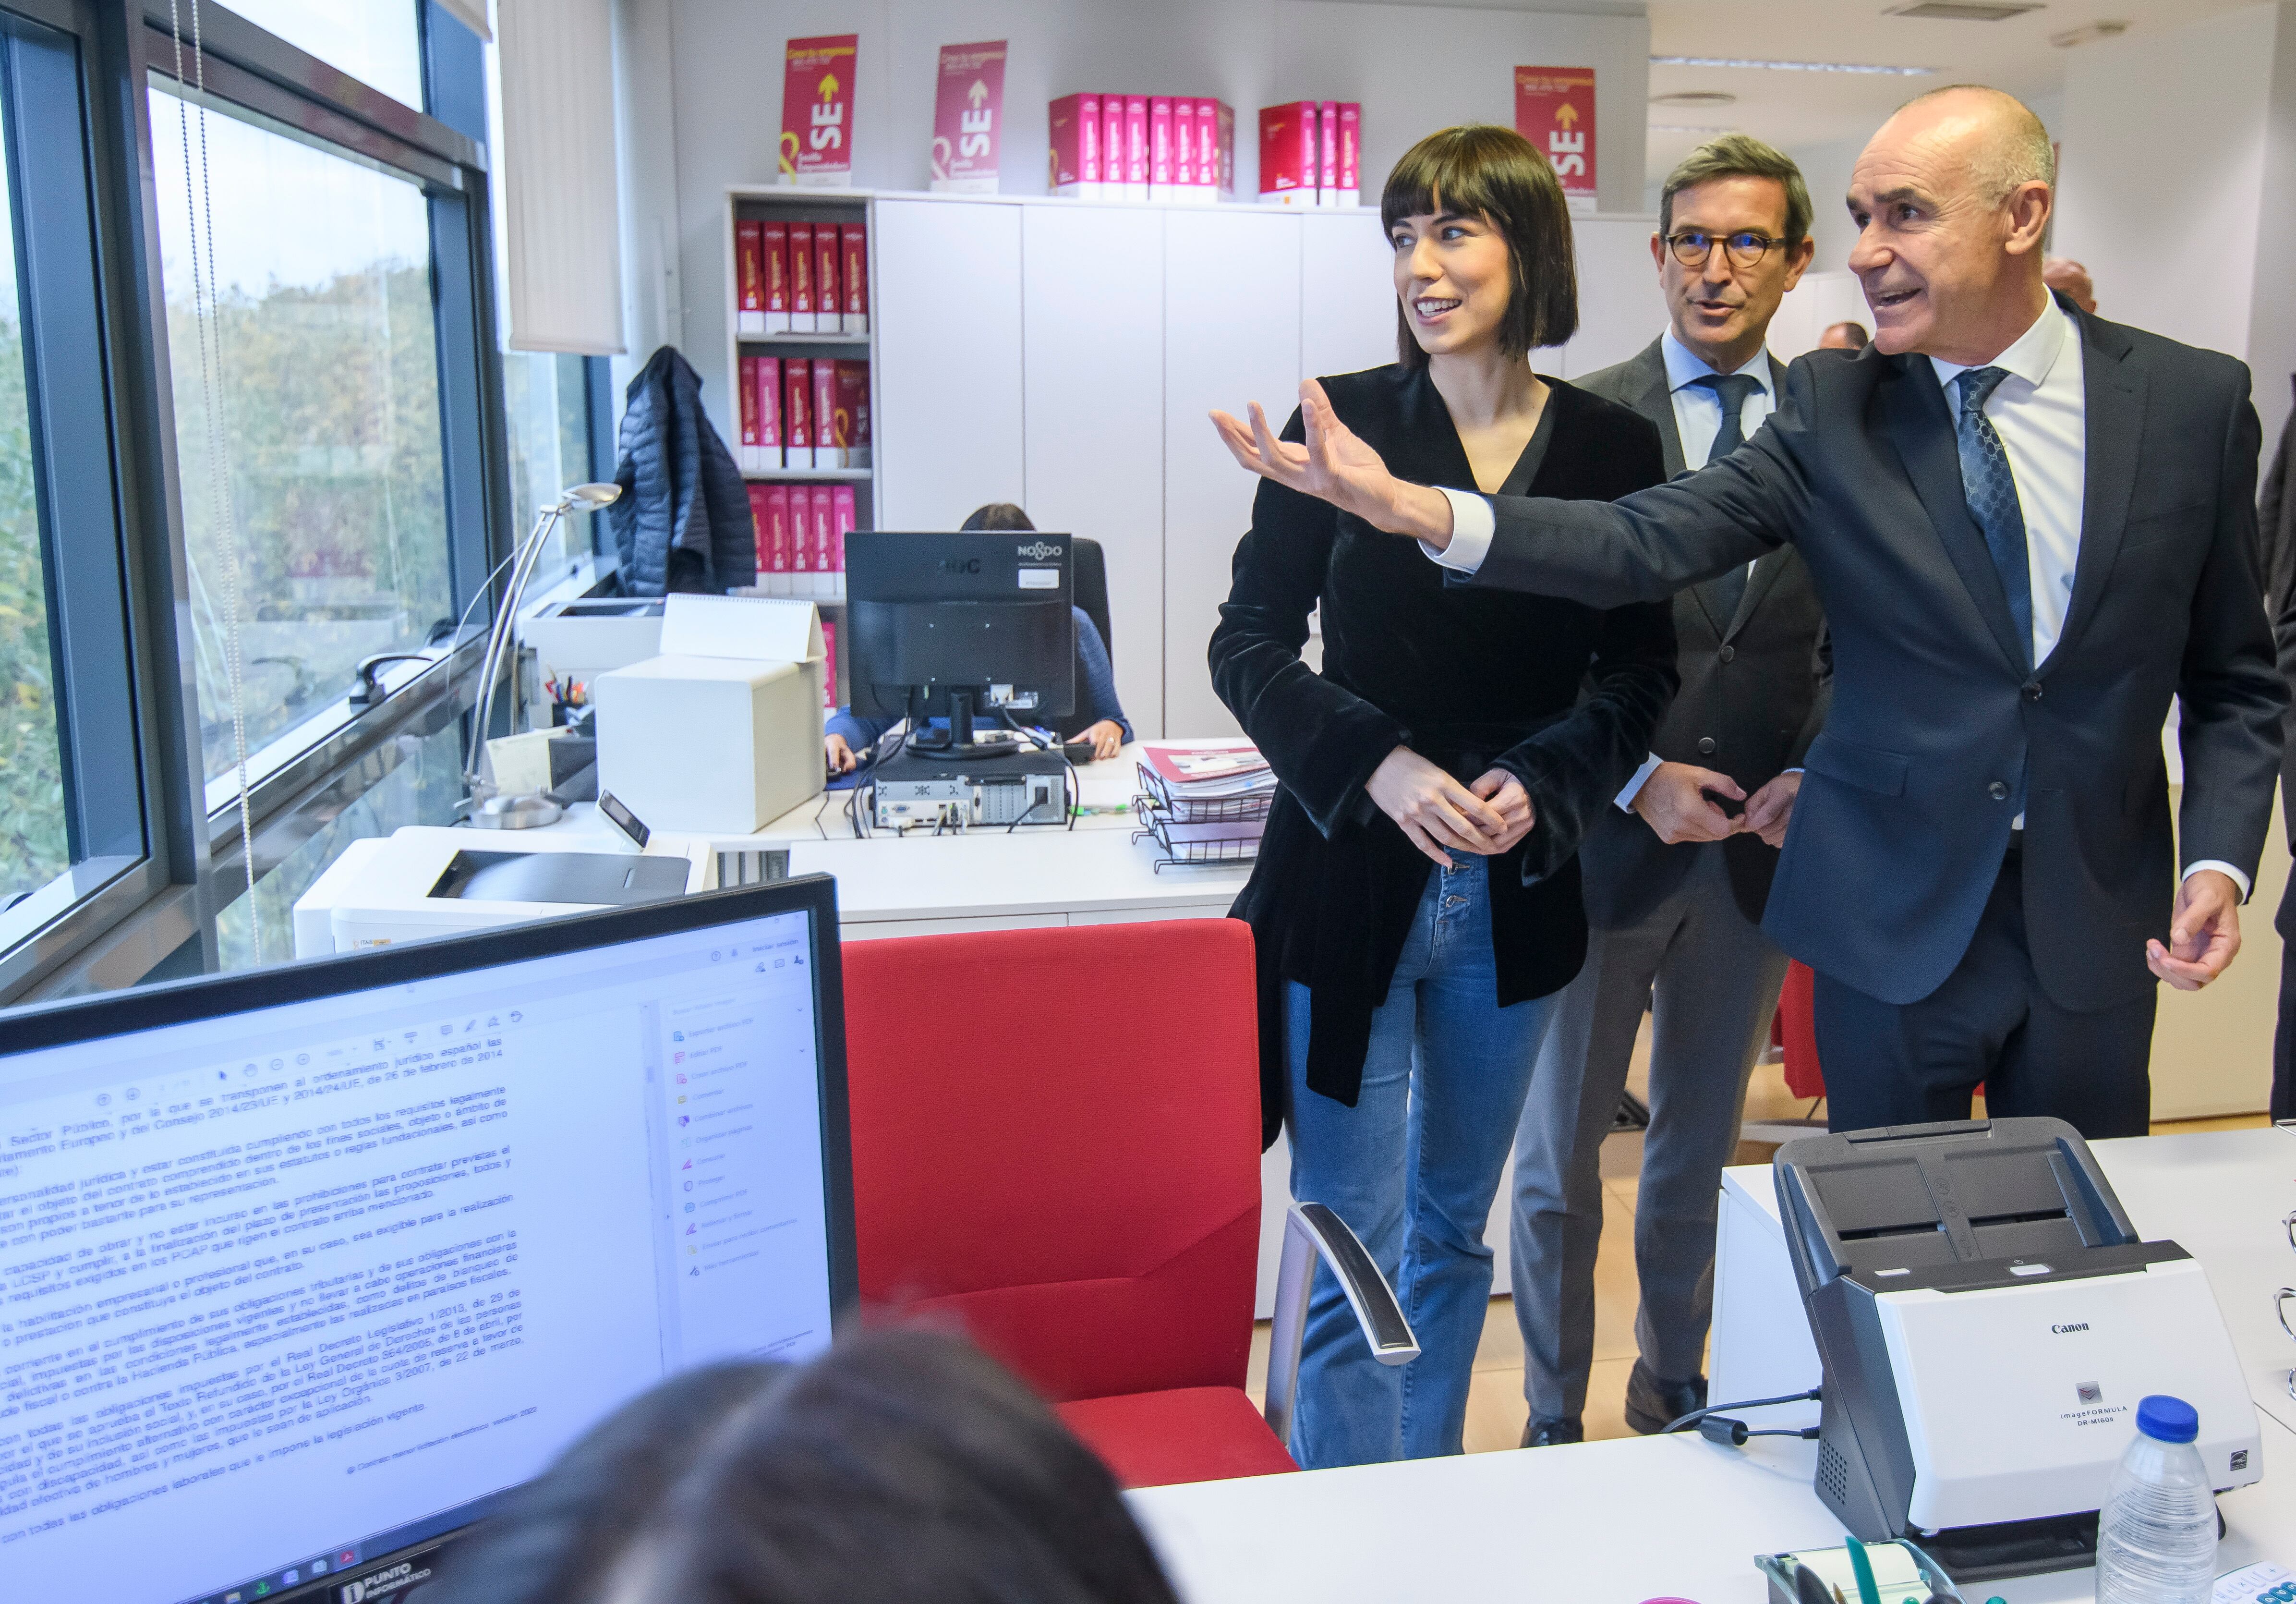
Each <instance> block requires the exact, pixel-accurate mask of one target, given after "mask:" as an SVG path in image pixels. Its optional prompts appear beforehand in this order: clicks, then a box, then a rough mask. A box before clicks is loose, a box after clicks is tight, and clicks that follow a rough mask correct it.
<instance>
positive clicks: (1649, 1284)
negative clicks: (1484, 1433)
mask: <svg viewBox="0 0 2296 1604" xmlns="http://www.w3.org/2000/svg"><path fill="white" fill-rule="evenodd" d="M1673 850H1675V851H1686V852H1695V853H1696V854H1698V861H1697V862H1695V863H1694V864H1693V865H1692V866H1691V868H1690V869H1689V871H1688V872H1687V873H1685V875H1684V876H1682V879H1681V881H1680V883H1679V884H1677V886H1676V888H1675V891H1674V892H1673V894H1672V895H1670V896H1669V897H1668V898H1667V899H1666V900H1665V901H1662V902H1661V903H1660V904H1659V905H1658V906H1657V907H1656V908H1655V909H1652V912H1651V914H1650V916H1649V917H1646V918H1644V919H1642V920H1640V921H1638V922H1636V923H1635V924H1632V925H1627V926H1624V927H1621V928H1616V929H1590V930H1589V931H1588V932H1587V966H1586V967H1585V968H1583V969H1581V970H1580V971H1579V977H1578V979H1576V980H1574V981H1572V982H1571V983H1570V985H1569V986H1568V987H1566V988H1564V990H1563V991H1562V998H1561V1001H1560V1003H1559V1005H1558V1006H1557V1008H1556V1009H1555V1014H1554V1024H1553V1025H1552V1026H1550V1027H1549V1029H1548V1031H1547V1032H1546V1043H1545V1045H1544V1046H1542V1047H1541V1048H1540V1049H1539V1055H1538V1067H1537V1069H1536V1070H1535V1071H1534V1072H1533V1073H1532V1076H1531V1082H1530V1095H1529V1098H1528V1099H1527V1100H1526V1101H1525V1102H1524V1104H1523V1109H1522V1123H1521V1126H1520V1127H1519V1128H1518V1129H1517V1131H1516V1133H1515V1148H1514V1152H1515V1170H1514V1176H1515V1191H1514V1220H1513V1242H1512V1245H1511V1250H1512V1252H1513V1292H1514V1312H1515V1319H1516V1321H1517V1323H1518V1324H1520V1325H1521V1328H1522V1347H1523V1393H1524V1395H1525V1396H1527V1397H1528V1398H1529V1401H1530V1412H1531V1414H1532V1416H1533V1418H1535V1419H1538V1418H1544V1419H1566V1420H1576V1419H1579V1414H1580V1411H1583V1410H1584V1409H1585V1407H1586V1403H1587V1371H1588V1368H1589V1366H1590V1365H1591V1364H1592V1363H1593V1361H1594V1349H1595V1250H1596V1248H1597V1246H1599V1244H1600V1241H1601V1238H1602V1234H1603V1183H1602V1174H1601V1150H1602V1145H1603V1136H1604V1134H1605V1133H1606V1132H1607V1131H1609V1130H1610V1128H1611V1120H1612V1117H1613V1116H1614V1115H1616V1114H1617V1112H1618V1107H1619V1099H1620V1094H1621V1093H1622V1092H1623V1091H1624V1090H1625V1089H1626V1083H1627V1068H1628V1060H1629V1059H1630V1058H1631V1057H1632V1056H1633V1053H1634V1046H1635V1034H1636V1031H1637V1029H1638V1028H1639V1027H1640V1025H1641V1024H1642V1014H1643V1004H1644V999H1652V1051H1651V1086H1650V1089H1651V1097H1650V1105H1651V1125H1650V1130H1649V1131H1648V1132H1647V1133H1646V1134H1645V1136H1644V1142H1643V1164H1642V1183H1641V1191H1640V1194H1639V1197H1638V1200H1637V1202H1636V1206H1635V1267H1636V1271H1637V1272H1638V1275H1639V1279H1640V1280H1641V1284H1642V1308H1641V1311H1640V1312H1639V1313H1638V1314H1637V1315H1636V1319H1635V1337H1636V1341H1637V1343H1638V1344H1639V1345H1640V1346H1641V1350H1642V1357H1643V1362H1644V1365H1645V1366H1647V1367H1648V1368H1649V1369H1650V1370H1652V1371H1653V1372H1654V1373H1655V1374H1656V1375H1657V1376H1658V1377H1659V1378H1661V1379H1662V1380H1667V1381H1685V1380H1688V1379H1689V1378H1692V1377H1693V1376H1700V1375H1703V1374H1704V1373H1705V1370H1706V1363H1705V1352H1706V1331H1707V1327H1708V1325H1709V1324H1710V1321H1711V1320H1712V1315H1713V1306H1714V1222H1715V1213H1716V1207H1717V1200H1718V1195H1719V1193H1720V1190H1721V1183H1722V1167H1723V1166H1724V1165H1725V1164H1727V1163H1729V1161H1730V1157H1731V1155H1732V1153H1733V1152H1734V1150H1735V1148H1736V1146H1737V1140H1738V1123H1739V1119H1740V1116H1741V1115H1742V1114H1743V1110H1744V1107H1745V1098H1746V1081H1747V1077H1748V1076H1749V1074H1750V1073H1751V1072H1752V1069H1753V1065H1754V1060H1755V1058H1756V1057H1757V1056H1758V1055H1759V1052H1760V1051H1761V1049H1762V1046H1763V1044H1764V1043H1765V1042H1766V1041H1767V1040H1768V1039H1769V1029H1770V1018H1771V1016H1772V1014H1773V1013H1774V1012H1775V1009H1776V1008H1777V1001H1778V988H1779V987H1780V985H1781V984H1782V983H1784V980H1785V973H1786V955H1785V954H1784V953H1783V952H1781V951H1779V950H1777V949H1776V948H1775V947H1773V946H1772V945H1771V944H1770V943H1769V942H1768V941H1767V940H1766V939H1765V938H1764V937H1763V935H1762V932H1761V927H1760V926H1759V925H1756V924H1754V923H1753V922H1751V920H1749V919H1748V918H1747V917H1746V916H1745V914H1744V913H1743V912H1742V911H1740V909H1739V907H1738V901H1737V898H1736V896H1735V895H1734V893H1733V892H1732V891H1731V887H1730V874H1729V869H1728V868H1727V866H1726V864H1725V863H1724V861H1723V857H1722V847H1721V843H1718V842H1708V843H1697V844H1694V845H1693V844H1685V845H1683V846H1679V847H1677V848H1675V849H1673ZM1653 987H1655V994H1654V995H1653Z"/></svg>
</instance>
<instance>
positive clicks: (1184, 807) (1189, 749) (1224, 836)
mask: <svg viewBox="0 0 2296 1604" xmlns="http://www.w3.org/2000/svg"><path fill="white" fill-rule="evenodd" d="M1141 755H1142V757H1143V758H1144V760H1145V761H1143V762H1142V763H1141V765H1140V784H1141V786H1142V789H1143V793H1144V794H1143V796H1142V798H1141V802H1142V818H1143V822H1144V824H1145V825H1146V826H1147V827H1148V830H1149V831H1150V832H1151V833H1152V834H1153V835H1155V837H1156V838H1157V840H1158V841H1159V842H1160V843H1161V844H1162V846H1163V848H1164V850H1165V851H1167V852H1168V853H1169V854H1171V856H1172V858H1173V860H1175V861H1179V862H1188V863H1205V862H1235V861H1241V860H1249V859H1250V858H1251V856H1252V855H1253V854H1254V853H1255V852H1257V851H1259V836H1260V833H1261V832H1262V831H1263V830H1264V829H1266V828H1267V804H1268V803H1269V802H1270V801H1272V800H1273V799H1274V797H1275V773H1274V771H1273V770H1271V769H1269V768H1268V767H1267V759H1266V758H1263V757H1261V756H1260V755H1259V749H1258V748H1257V747H1253V746H1242V745H1237V746H1163V745H1149V746H1144V747H1142V748H1141Z"/></svg>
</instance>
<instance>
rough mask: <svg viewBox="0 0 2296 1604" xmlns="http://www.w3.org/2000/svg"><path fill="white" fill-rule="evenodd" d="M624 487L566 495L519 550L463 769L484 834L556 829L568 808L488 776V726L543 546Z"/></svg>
mask: <svg viewBox="0 0 2296 1604" xmlns="http://www.w3.org/2000/svg"><path fill="white" fill-rule="evenodd" d="M621 493H622V487H621V486H619V485H618V484H578V485H575V486H574V487H572V488H571V489H568V490H567V491H565V492H564V493H563V494H562V495H561V496H560V497H559V498H558V500H557V503H556V504H555V505H554V506H546V507H545V508H543V509H542V514H541V516H539V517H537V519H536V520H535V521H534V532H533V533H532V534H530V535H529V536H527V538H526V544H525V545H523V546H521V547H520V548H519V550H518V555H517V559H516V561H514V562H513V563H512V564H511V571H510V583H509V584H508V585H507V586H506V587H505V588H504V591H503V605H502V608H501V610H500V611H499V612H497V613H496V614H495V623H494V628H493V629H490V630H488V633H487V652H486V656H485V658H484V660H483V661H482V663H481V666H480V681H479V704H478V706H477V707H476V708H475V709H473V710H472V716H471V749H470V761H468V762H466V763H464V764H463V784H465V785H467V786H469V787H470V788H471V824H472V825H474V826H476V827H478V828H480V829H482V830H531V829H535V828H537V827H540V826H543V825H546V824H555V823H557V822H558V820H559V818H561V817H562V815H563V814H564V813H565V811H566V808H565V805H564V804H563V803H562V802H559V801H558V800H557V799H556V798H554V797H553V796H552V795H550V794H549V793H548V792H546V791H505V790H504V789H502V788H501V787H500V786H496V784H495V783H494V781H493V780H491V779H489V778H488V777H487V776H486V774H485V773H483V772H482V769H484V768H485V767H486V765H485V764H484V761H483V759H484V754H485V753H486V749H487V727H488V724H490V723H491V722H492V721H493V719H494V712H495V686H496V683H497V679H498V677H499V676H500V674H501V672H502V660H503V654H504V652H506V651H507V650H509V648H510V638H511V632H512V629H514V628H515V627H516V623H517V619H518V609H519V604H520V602H521V600H523V599H524V597H525V596H526V586H527V581H528V580H530V579H532V578H533V577H534V565H535V563H536V562H537V560H539V558H540V557H541V555H542V544H543V542H544V541H545V540H546V539H549V538H550V531H552V530H553V529H555V528H557V527H558V522H559V520H560V519H562V518H563V517H564V516H565V515H566V514H568V513H570V512H574V511H581V512H586V513H593V512H596V511H597V510H598V509H599V508H600V507H603V506H608V505H610V504H611V503H612V502H613V501H614V500H615V499H616V498H619V496H620V495H621Z"/></svg>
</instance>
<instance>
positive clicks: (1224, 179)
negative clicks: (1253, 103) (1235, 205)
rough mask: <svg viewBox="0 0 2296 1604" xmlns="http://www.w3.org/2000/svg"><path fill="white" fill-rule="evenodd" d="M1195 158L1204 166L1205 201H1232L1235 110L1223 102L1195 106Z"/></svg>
mask: <svg viewBox="0 0 2296 1604" xmlns="http://www.w3.org/2000/svg"><path fill="white" fill-rule="evenodd" d="M1196 142H1197V144H1196V150H1197V158H1198V160H1200V161H1201V162H1202V163H1203V164H1204V169H1205V177H1204V179H1203V187H1204V190H1205V198H1206V199H1207V200H1211V201H1232V200H1234V198H1235V110H1234V107H1232V106H1230V105H1229V104H1228V103H1226V102H1225V101H1218V100H1199V101H1198V102H1197V103H1196Z"/></svg>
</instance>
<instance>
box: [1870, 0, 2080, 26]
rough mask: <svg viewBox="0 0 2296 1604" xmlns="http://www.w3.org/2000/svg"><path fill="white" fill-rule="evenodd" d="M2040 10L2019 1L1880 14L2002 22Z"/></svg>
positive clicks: (1939, 3) (1954, 3)
mask: <svg viewBox="0 0 2296 1604" xmlns="http://www.w3.org/2000/svg"><path fill="white" fill-rule="evenodd" d="M2040 9H2041V7H2040V6H2039V5H2038V4H2021V0H1919V3H1918V4H1913V5H1893V6H1890V8H1889V9H1888V10H1886V11H1884V12H1882V15H1883V16H1885V17H1924V18H1927V19H1928V20H1929V21H1932V22H2006V21H2008V20H2009V19H2010V18H2012V17H2021V16H2023V15H2024V14H2025V13H2026V12H2035V11H2039V10H2040Z"/></svg>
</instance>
